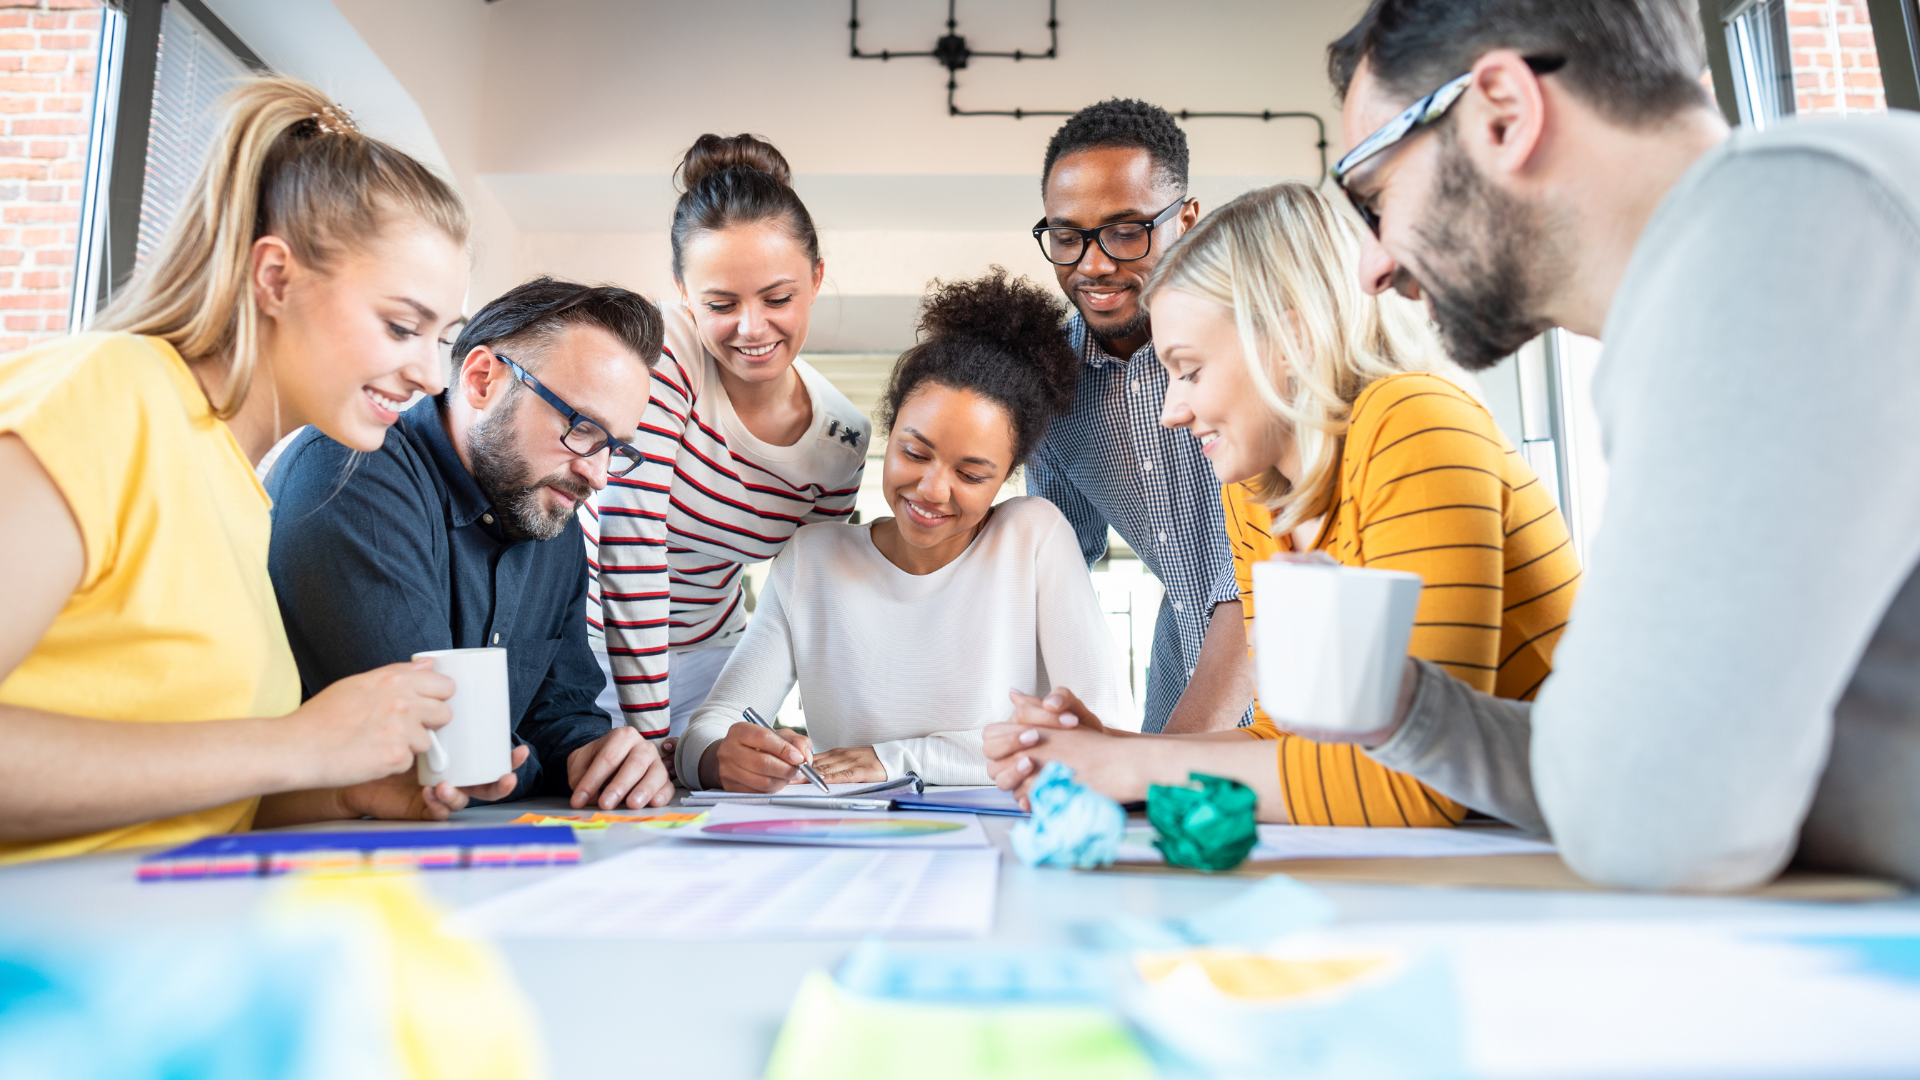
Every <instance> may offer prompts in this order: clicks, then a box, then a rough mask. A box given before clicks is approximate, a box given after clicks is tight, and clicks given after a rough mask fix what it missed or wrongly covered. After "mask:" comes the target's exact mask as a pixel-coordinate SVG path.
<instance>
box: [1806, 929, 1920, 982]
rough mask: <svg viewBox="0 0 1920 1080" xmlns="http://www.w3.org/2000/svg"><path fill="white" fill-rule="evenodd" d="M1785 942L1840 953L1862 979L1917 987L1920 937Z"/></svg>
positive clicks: (1869, 936) (1843, 937)
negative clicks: (1871, 977)
mask: <svg viewBox="0 0 1920 1080" xmlns="http://www.w3.org/2000/svg"><path fill="white" fill-rule="evenodd" d="M1787 940H1788V941H1790V942H1792V943H1793V944H1795V945H1805V946H1808V947H1811V948H1816V949H1831V950H1834V951H1836V952H1839V953H1841V954H1842V955H1844V956H1845V957H1846V958H1847V960H1848V961H1849V962H1850V964H1851V966H1852V968H1853V970H1854V971H1856V972H1858V973H1859V974H1862V975H1872V976H1876V977H1878V978H1882V979H1891V980H1893V981H1894V982H1903V983H1920V937H1915V936H1913V935H1911V934H1848V935H1837V934H1801V935H1795V936H1793V937H1790V938H1788V939H1787Z"/></svg>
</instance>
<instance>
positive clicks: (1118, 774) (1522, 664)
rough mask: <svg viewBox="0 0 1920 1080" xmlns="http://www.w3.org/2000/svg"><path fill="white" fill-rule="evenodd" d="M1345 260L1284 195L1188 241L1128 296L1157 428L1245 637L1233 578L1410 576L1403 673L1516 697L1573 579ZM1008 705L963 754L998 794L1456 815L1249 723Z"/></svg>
mask: <svg viewBox="0 0 1920 1080" xmlns="http://www.w3.org/2000/svg"><path fill="white" fill-rule="evenodd" d="M1359 252H1360V236H1359V232H1358V229H1357V227H1355V226H1354V225H1353V224H1352V222H1350V221H1349V220H1348V219H1347V218H1346V217H1344V216H1343V215H1341V214H1339V213H1337V212H1336V211H1335V210H1334V208H1333V206H1332V205H1331V204H1330V203H1329V202H1328V201H1327V200H1326V199H1325V198H1324V197H1323V196H1321V195H1320V194H1319V193H1318V192H1316V191H1314V190H1313V189H1312V188H1309V187H1307V186H1305V185H1302V184H1280V185H1277V186H1275V187H1270V188H1264V189H1262V190H1259V191H1254V192H1249V193H1248V194H1246V195H1243V196H1241V197H1240V198H1238V199H1236V200H1234V201H1233V202H1230V203H1228V204H1226V205H1225V206H1223V207H1221V208H1220V209H1219V210H1217V211H1215V212H1214V213H1213V214H1212V215H1210V216H1208V217H1207V218H1206V219H1204V220H1202V221H1201V222H1200V224H1199V225H1198V226H1197V227H1196V228H1195V229H1194V230H1193V231H1191V232H1190V233H1188V234H1187V236H1186V237H1184V238H1183V239H1182V241H1181V242H1180V244H1179V245H1178V246H1177V247H1175V248H1174V249H1173V250H1172V251H1170V252H1169V253H1168V254H1167V257H1166V259H1165V260H1164V261H1163V262H1162V264H1161V265H1160V267H1159V268H1158V270H1157V271H1156V272H1155V274H1154V277H1153V279H1152V280H1151V281H1150V282H1149V283H1148V286H1147V297H1148V300H1149V302H1150V303H1151V304H1152V309H1153V321H1154V344H1155V347H1156V351H1157V352H1158V354H1159V357H1160V362H1161V363H1162V364H1164V365H1166V367H1167V369H1168V373H1169V375H1170V376H1171V378H1170V380H1169V386H1170V389H1169V390H1168V392H1167V404H1166V411H1165V412H1164V413H1163V415H1162V417H1161V422H1162V423H1163V424H1166V425H1168V426H1170V427H1184V428H1187V429H1188V430H1190V431H1191V432H1192V433H1193V434H1194V435H1195V436H1196V437H1197V438H1199V439H1200V440H1201V442H1202V443H1204V444H1205V450H1204V452H1205V453H1206V455H1207V457H1208V459H1209V460H1210V461H1211V462H1212V464H1213V467H1214V471H1215V472H1216V473H1218V474H1219V476H1220V479H1221V480H1222V482H1223V483H1224V484H1225V485H1226V486H1225V487H1224V488H1223V491H1222V501H1223V503H1224V509H1225V513H1226V519H1227V532H1228V536H1229V538H1230V540H1231V541H1232V544H1233V549H1234V564H1235V569H1236V570H1237V571H1238V572H1239V578H1240V590H1241V603H1242V605H1243V607H1244V609H1245V611H1246V617H1247V619H1248V622H1249V624H1251V622H1252V620H1253V619H1254V617H1255V615H1256V612H1255V610H1254V604H1253V591H1252V567H1253V564H1254V563H1255V562H1258V561H1260V560H1262V559H1267V558H1270V557H1272V556H1273V555H1274V554H1276V553H1278V552H1282V551H1289V550H1310V549H1317V550H1322V551H1325V552H1327V553H1328V554H1329V555H1331V556H1333V557H1334V558H1336V559H1338V560H1339V561H1340V562H1342V563H1345V564H1347V565H1351V566H1378V567H1382V568H1386V569H1393V570H1407V571H1411V572H1413V573H1416V574H1419V575H1420V576H1421V578H1422V579H1423V580H1424V582H1425V585H1426V588H1425V591H1424V592H1423V593H1422V596H1421V601H1420V609H1419V613H1418V616H1417V621H1416V626H1415V630H1414V636H1413V640H1412V642H1411V644H1410V646H1409V651H1410V652H1411V653H1412V654H1413V655H1414V656H1417V657H1421V658H1423V659H1427V660H1431V661H1434V662H1435V663H1437V664H1439V665H1441V666H1442V667H1444V668H1445V669H1446V670H1447V671H1448V672H1450V673H1451V674H1452V675H1454V676H1455V677H1456V678H1458V679H1460V680H1462V681H1463V682H1466V683H1467V684H1469V685H1471V686H1473V687H1474V688H1476V689H1479V690H1482V691H1486V692H1489V693H1494V694H1497V695H1499V696H1502V697H1512V698H1521V699H1526V698H1530V697H1531V696H1532V695H1533V693H1534V691H1535V690H1536V689H1537V688H1538V687H1539V685H1540V683H1541V681H1542V680H1543V679H1545V677H1546V675H1547V672H1548V670H1549V669H1550V665H1551V660H1552V655H1553V646H1554V644H1555V643H1556V642H1557V641H1558V639H1559V636H1560V631H1561V627H1562V626H1563V625H1564V624H1565V623H1566V618H1567V613H1568V611H1569V609H1570V608H1571V606H1572V603H1573V593H1574V590H1575V587H1576V585H1577V582H1578V579H1579V574H1580V568H1579V564H1578V563H1577V562H1576V561H1575V558H1574V555H1573V548H1572V545H1571V543H1570V542H1569V538H1568V535H1567V528H1566V523H1565V521H1564V520H1562V518H1561V516H1560V512H1559V510H1558V509H1556V508H1555V506H1554V504H1553V501H1552V499H1551V498H1550V497H1549V496H1548V495H1547V494H1546V493H1545V491H1544V490H1543V489H1542V485H1541V484H1540V482H1539V480H1538V478H1537V477H1536V476H1535V475H1534V474H1533V471H1532V470H1531V469H1530V468H1529V467H1528V466H1527V464H1526V462H1525V461H1524V460H1523V459H1522V458H1521V457H1520V455H1519V454H1518V453H1516V452H1515V450H1514V448H1513V447H1512V445H1511V444H1509V443H1508V441H1507V439H1506V438H1505V436H1503V435H1502V434H1501V432H1500V429H1499V427H1498V426H1497V425H1496V424H1495V423H1494V421H1493V418H1492V417H1491V416H1490V415H1489V414H1488V413H1487V411H1486V409H1485V408H1484V407H1482V406H1481V405H1480V403H1479V402H1478V401H1476V400H1475V399H1474V397H1473V395H1471V394H1470V393H1468V392H1467V391H1465V390H1463V389H1462V388H1461V385H1460V382H1459V381H1457V380H1462V379H1463V376H1462V375H1461V374H1460V373H1459V372H1458V371H1457V370H1456V369H1453V368H1452V367H1451V366H1450V365H1449V364H1448V363H1447V361H1446V360H1445V359H1444V357H1443V354H1442V353H1441V350H1440V348H1439V345H1438V342H1437V341H1435V339H1434V337H1433V334H1432V331H1431V330H1430V328H1429V327H1428V325H1427V323H1426V320H1425V317H1424V313H1423V312H1422V311H1421V310H1420V309H1419V307H1418V306H1417V305H1415V304H1413V303H1412V302H1410V301H1406V300H1403V299H1401V298H1399V297H1396V296H1392V295H1388V296H1385V297H1380V298H1373V297H1369V296H1366V295H1365V294H1364V293H1362V291H1361V290H1360V288H1359V287H1358V285H1357V284H1356V282H1357V281H1358V275H1357V274H1356V273H1355V272H1354V265H1355V263H1356V262H1357V261H1358V258H1359ZM1251 636H1252V635H1251V625H1249V637H1251ZM1014 705H1015V708H1014V719H1013V720H1012V721H1011V722H1008V723H1005V724H999V725H995V726H993V727H991V728H989V729H987V732H986V738H985V746H986V750H987V753H988V757H989V759H990V761H991V770H992V772H993V773H994V777H995V781H996V782H997V783H998V784H999V785H1000V786H1001V787H1003V788H1007V789H1010V790H1024V787H1025V785H1026V784H1027V783H1028V782H1029V781H1030V780H1031V779H1032V777H1033V776H1034V774H1035V773H1037V772H1038V770H1039V767H1040V765H1042V764H1043V763H1045V762H1046V761H1050V760H1055V759H1058V760H1061V761H1063V762H1065V763H1066V764H1069V765H1071V766H1073V767H1074V769H1075V770H1076V772H1077V773H1078V774H1079V776H1080V778H1081V779H1082V781H1084V782H1086V783H1088V784H1089V785H1091V786H1092V787H1094V788H1096V789H1098V790H1101V791H1104V792H1105V793H1107V794H1109V795H1111V796H1113V797H1115V798H1117V799H1121V800H1123V801H1128V800H1135V799H1140V798H1144V797H1145V793H1146V789H1147V787H1148V785H1150V784H1154V783H1177V782H1182V781H1184V780H1185V779H1186V777H1187V774H1188V773H1189V772H1190V771H1198V772H1205V773H1211V774H1213V775H1216V776H1230V777H1233V778H1235V779H1238V780H1240V781H1242V782H1243V783H1246V784H1248V785H1249V786H1250V787H1252V788H1253V789H1254V790H1255V791H1256V792H1258V793H1259V796H1260V804H1259V814H1260V818H1261V820H1263V821H1274V822H1293V823H1297V824H1302V825H1386V826H1447V825H1452V824H1455V823H1457V822H1459V821H1460V820H1461V818H1463V817H1464V816H1465V815H1466V808H1465V807H1464V806H1462V805H1460V804H1459V803H1456V802H1454V801H1453V800H1451V799H1449V798H1447V797H1446V796H1445V795H1443V794H1441V793H1440V792H1437V791H1434V790H1432V789H1430V788H1428V787H1427V786H1425V785H1423V784H1421V783H1420V782H1419V781H1416V780H1414V779H1412V778H1411V777H1408V776H1405V775H1402V774H1399V773H1395V772H1393V771H1391V770H1389V769H1387V768H1385V767H1383V766H1381V765H1379V764H1377V763H1376V762H1374V761H1373V760H1372V759H1370V758H1368V757H1366V756H1365V753H1364V752H1363V751H1361V750H1360V749H1358V748H1356V747H1354V746H1352V745H1334V744H1321V743H1314V742H1312V741H1310V740H1308V739H1305V738H1302V737H1300V736H1297V735H1292V734H1289V733H1286V732H1283V731H1281V730H1279V729H1278V728H1277V727H1276V726H1275V725H1274V723H1273V722H1272V721H1271V720H1270V719H1268V718H1267V717H1266V716H1265V714H1264V713H1261V714H1258V715H1257V717H1256V723H1255V724H1254V725H1253V726H1252V727H1250V728H1245V729H1242V730H1239V731H1230V732H1219V733H1213V734H1207V735H1185V736H1180V735H1175V736H1130V737H1124V738H1123V737H1118V736H1119V735H1121V734H1122V733H1118V732H1108V731H1106V730H1105V729H1104V728H1103V727H1102V725H1101V724H1100V722H1099V719H1098V717H1096V716H1094V715H1093V714H1092V713H1091V712H1090V711H1089V710H1087V709H1086V708H1085V707H1084V705H1082V704H1081V703H1080V702H1079V700H1078V699H1077V698H1076V697H1075V695H1074V694H1073V692H1072V691H1071V690H1070V689H1068V688H1065V687H1061V688H1057V689H1055V690H1054V691H1053V692H1052V693H1051V694H1049V695H1048V697H1047V698H1046V699H1045V700H1042V699H1038V698H1033V697H1029V696H1026V695H1018V694H1016V695H1015V699H1014Z"/></svg>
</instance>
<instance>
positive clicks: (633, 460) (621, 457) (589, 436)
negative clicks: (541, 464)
mask: <svg viewBox="0 0 1920 1080" xmlns="http://www.w3.org/2000/svg"><path fill="white" fill-rule="evenodd" d="M493 355H495V356H497V357H499V358H500V362H501V363H503V364H505V365H507V370H508V371H511V372H513V377H514V378H516V379H518V380H520V383H521V385H523V386H525V387H526V388H527V389H529V390H531V391H533V392H534V393H536V394H538V395H540V400H542V401H544V402H546V403H547V404H549V405H551V406H553V409H554V411H555V412H557V413H559V414H560V415H561V416H564V417H566V420H567V433H566V434H565V435H562V436H560V445H561V446H564V447H566V448H567V450H568V452H570V453H572V454H574V455H575V456H577V457H592V456H593V455H595V454H597V453H599V452H600V451H602V450H607V451H610V453H609V454H608V455H607V475H608V476H625V475H627V474H628V473H630V472H632V471H633V470H634V469H637V468H639V467H640V451H639V450H638V449H636V448H635V447H633V446H632V445H631V444H628V443H623V442H621V441H620V440H619V439H616V438H614V437H613V435H612V434H611V433H609V432H608V431H607V429H606V428H603V427H601V426H600V425H599V424H598V423H597V422H595V421H594V420H593V419H592V418H590V417H588V416H587V415H586V414H584V413H582V412H581V411H580V410H579V409H576V408H574V407H573V406H571V405H569V404H567V403H566V402H564V401H561V400H560V395H558V394H556V393H554V392H553V391H551V390H549V389H547V388H546V387H544V386H542V385H540V380H539V379H536V378H534V377H533V376H532V375H530V374H528V373H527V369H526V368H523V367H521V366H520V365H519V364H516V363H514V362H513V361H512V360H511V359H508V358H507V357H506V356H504V355H502V354H500V353H494V354H493Z"/></svg>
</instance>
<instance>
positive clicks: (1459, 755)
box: [1367, 660, 1547, 835]
mask: <svg viewBox="0 0 1920 1080" xmlns="http://www.w3.org/2000/svg"><path fill="white" fill-rule="evenodd" d="M1407 677H1408V679H1409V680H1410V681H1411V682H1412V685H1411V686H1407V685H1403V686H1402V689H1401V694H1402V697H1403V698H1404V699H1405V700H1406V701H1407V706H1406V710H1405V717H1404V719H1402V720H1401V722H1400V726H1399V728H1398V729H1397V730H1396V731H1395V732H1394V733H1393V735H1392V737H1390V738H1389V739H1387V741H1386V742H1385V743H1383V744H1381V745H1380V746H1377V747H1372V748H1369V749H1368V750H1367V756H1369V757H1371V758H1373V759H1374V760H1375V761H1377V762H1379V763H1380V764H1382V765H1384V766H1386V767H1387V768H1389V769H1392V770H1394V771H1396V772H1402V773H1405V774H1407V775H1408V776H1411V777H1413V778H1414V779H1416V780H1418V781H1420V782H1421V783H1423V784H1425V785H1427V786H1428V787H1430V788H1432V789H1433V790H1435V791H1437V792H1439V793H1440V794H1442V795H1445V796H1446V797H1447V798H1449V799H1452V800H1453V801H1455V802H1457V803H1460V804H1462V805H1465V806H1470V807H1472V808H1473V809H1475V810H1478V811H1480V812H1481V813H1484V814H1491V815H1492V816H1494V817H1497V818H1499V819H1500V820H1502V821H1505V822H1508V823H1509V824H1513V825H1517V826H1519V827H1521V828H1523V829H1526V830H1528V831H1530V832H1534V833H1538V834H1541V835H1545V834H1546V832H1547V825H1546V820H1545V818H1544V817H1543V816H1542V815H1541V813H1540V804H1539V802H1538V801H1537V800H1536V798H1535V796H1534V790H1533V771H1532V760H1531V752H1532V742H1533V721H1532V706H1531V705H1530V704H1528V703H1527V702H1523V701H1509V700H1507V699H1505V698H1497V697H1494V696H1493V695H1491V694H1483V693H1481V692H1480V691H1478V690H1475V689H1473V688H1472V687H1470V686H1468V685H1467V684H1465V683H1463V682H1461V681H1460V680H1458V679H1456V678H1454V677H1453V676H1451V675H1448V674H1447V673H1446V672H1445V671H1444V670H1442V669H1441V668H1440V667H1439V666H1438V665H1437V664H1434V663H1433V662H1432V661H1428V660H1419V661H1416V662H1415V665H1414V667H1412V668H1409V669H1408V671H1407Z"/></svg>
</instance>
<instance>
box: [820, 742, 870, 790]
mask: <svg viewBox="0 0 1920 1080" xmlns="http://www.w3.org/2000/svg"><path fill="white" fill-rule="evenodd" d="M813 767H814V768H816V769H818V770H820V779H822V780H825V781H826V782H827V783H829V784H878V783H881V782H883V781H884V780H886V778H887V767H886V766H885V765H882V764H880V755H879V754H876V753H874V752H873V747H871V746H842V747H840V748H839V749H837V750H828V751H825V752H823V753H822V754H821V755H820V756H819V757H816V758H814V759H813Z"/></svg>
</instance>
